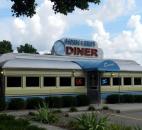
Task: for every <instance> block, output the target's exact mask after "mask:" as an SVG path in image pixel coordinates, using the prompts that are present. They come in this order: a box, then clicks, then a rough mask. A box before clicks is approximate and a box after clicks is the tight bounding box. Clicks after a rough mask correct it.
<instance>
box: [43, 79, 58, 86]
mask: <svg viewBox="0 0 142 130" xmlns="http://www.w3.org/2000/svg"><path fill="white" fill-rule="evenodd" d="M44 86H56V77H44Z"/></svg>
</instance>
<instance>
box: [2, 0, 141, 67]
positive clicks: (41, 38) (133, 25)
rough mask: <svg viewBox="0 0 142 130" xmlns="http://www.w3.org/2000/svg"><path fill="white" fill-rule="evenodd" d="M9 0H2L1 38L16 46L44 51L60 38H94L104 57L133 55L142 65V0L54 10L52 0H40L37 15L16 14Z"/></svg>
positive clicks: (110, 0)
mask: <svg viewBox="0 0 142 130" xmlns="http://www.w3.org/2000/svg"><path fill="white" fill-rule="evenodd" d="M11 5H12V3H11V2H10V0H0V41H2V40H9V41H11V43H12V45H13V48H14V50H16V47H17V46H19V45H21V44H25V43H30V44H32V45H33V46H34V47H35V48H37V49H38V51H39V52H41V53H47V52H50V50H51V48H52V45H53V44H54V42H55V41H56V40H58V39H61V38H64V37H68V38H77V39H85V40H94V41H96V42H97V43H98V46H99V47H100V48H102V49H103V52H104V58H111V59H130V60H135V61H137V62H138V63H140V64H141V65H142V18H141V17H142V8H141V5H142V1H141V0H101V3H100V4H99V5H93V4H90V7H89V10H87V11H82V10H80V9H75V11H74V12H73V13H70V14H68V15H67V16H65V15H62V14H59V13H58V14H55V13H54V11H53V10H52V5H53V4H52V3H51V2H50V1H49V0H38V7H37V13H36V15H34V17H32V18H31V19H30V18H27V17H19V18H16V17H13V16H12V13H11V11H10V7H11Z"/></svg>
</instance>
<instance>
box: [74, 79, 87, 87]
mask: <svg viewBox="0 0 142 130" xmlns="http://www.w3.org/2000/svg"><path fill="white" fill-rule="evenodd" d="M75 86H85V78H84V77H76V78H75Z"/></svg>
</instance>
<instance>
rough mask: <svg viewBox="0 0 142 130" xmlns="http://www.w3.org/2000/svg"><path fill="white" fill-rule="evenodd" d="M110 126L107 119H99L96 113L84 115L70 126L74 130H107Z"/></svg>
mask: <svg viewBox="0 0 142 130" xmlns="http://www.w3.org/2000/svg"><path fill="white" fill-rule="evenodd" d="M107 125H108V118H107V117H99V118H98V116H97V114H96V113H91V114H86V113H85V114H82V115H81V116H80V117H78V118H75V120H74V121H71V124H70V126H71V127H72V128H73V129H74V130H106V128H107Z"/></svg>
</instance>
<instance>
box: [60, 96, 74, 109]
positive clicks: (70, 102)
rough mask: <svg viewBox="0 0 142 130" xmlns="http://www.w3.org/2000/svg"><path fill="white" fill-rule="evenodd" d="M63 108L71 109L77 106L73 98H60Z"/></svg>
mask: <svg viewBox="0 0 142 130" xmlns="http://www.w3.org/2000/svg"><path fill="white" fill-rule="evenodd" d="M62 103H63V107H72V106H76V105H77V100H76V97H75V96H62Z"/></svg>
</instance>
